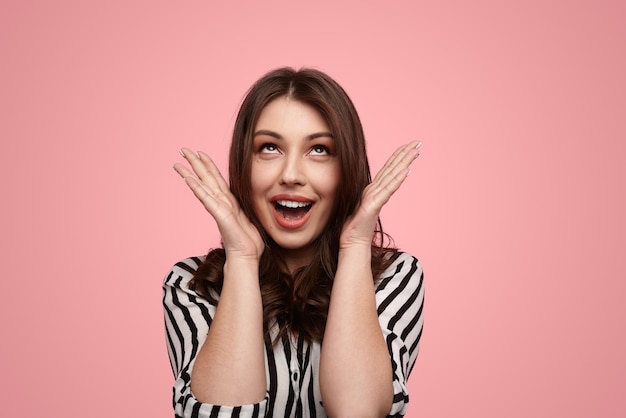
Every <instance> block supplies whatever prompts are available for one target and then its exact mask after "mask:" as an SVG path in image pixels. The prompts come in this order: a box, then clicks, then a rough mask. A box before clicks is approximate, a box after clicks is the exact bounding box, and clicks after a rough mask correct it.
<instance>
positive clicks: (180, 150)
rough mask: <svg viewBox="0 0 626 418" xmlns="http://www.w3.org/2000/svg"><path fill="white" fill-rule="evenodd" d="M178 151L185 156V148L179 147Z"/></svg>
mask: <svg viewBox="0 0 626 418" xmlns="http://www.w3.org/2000/svg"><path fill="white" fill-rule="evenodd" d="M178 153H179V154H180V155H182V156H183V157H184V156H185V153H184V152H183V149H182V148H179V149H178Z"/></svg>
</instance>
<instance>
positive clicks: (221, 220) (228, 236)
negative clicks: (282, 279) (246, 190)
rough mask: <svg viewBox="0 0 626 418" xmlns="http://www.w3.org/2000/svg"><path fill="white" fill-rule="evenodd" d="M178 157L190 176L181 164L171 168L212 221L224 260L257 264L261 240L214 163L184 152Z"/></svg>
mask: <svg viewBox="0 0 626 418" xmlns="http://www.w3.org/2000/svg"><path fill="white" fill-rule="evenodd" d="M180 153H181V155H182V156H183V157H184V158H185V159H186V160H187V162H188V163H189V165H190V166H191V168H192V170H193V172H192V171H190V170H189V169H188V168H187V167H185V166H184V165H183V164H180V163H176V164H174V170H176V172H177V173H178V174H179V175H180V176H181V177H182V178H184V179H185V183H187V185H188V186H189V188H190V189H191V190H192V191H193V194H194V195H196V197H197V198H198V200H200V202H202V204H203V205H204V207H205V208H206V210H207V211H208V212H209V213H210V214H211V216H212V217H213V219H215V222H216V223H217V227H218V229H219V231H220V234H221V235H222V245H223V246H224V250H225V251H226V255H227V257H229V258H230V259H233V258H241V259H248V260H250V259H252V260H255V261H258V259H259V258H260V257H261V254H262V253H263V249H264V244H263V239H262V238H261V235H260V234H259V231H258V230H257V228H256V227H255V226H254V225H253V224H252V222H250V219H248V217H247V216H246V215H245V214H244V213H243V211H242V210H241V208H240V207H239V203H238V202H237V199H235V196H234V195H233V194H232V193H231V192H230V188H229V187H228V184H227V183H226V180H224V177H222V174H221V173H220V171H219V169H218V168H217V166H216V165H215V163H214V162H213V160H211V158H210V157H209V156H208V155H207V154H205V153H203V152H201V151H199V152H198V153H197V154H196V153H194V152H192V151H191V150H189V149H187V148H182V149H181V150H180Z"/></svg>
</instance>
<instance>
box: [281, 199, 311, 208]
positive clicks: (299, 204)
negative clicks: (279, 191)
mask: <svg viewBox="0 0 626 418" xmlns="http://www.w3.org/2000/svg"><path fill="white" fill-rule="evenodd" d="M276 203H278V204H279V205H281V206H284V207H286V208H290V209H296V208H305V207H307V206H309V205H311V203H306V202H293V201H291V200H279V201H277V202H276Z"/></svg>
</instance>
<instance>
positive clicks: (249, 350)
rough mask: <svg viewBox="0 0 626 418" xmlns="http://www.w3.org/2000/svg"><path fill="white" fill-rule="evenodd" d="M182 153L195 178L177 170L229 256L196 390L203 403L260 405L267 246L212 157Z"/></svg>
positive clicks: (194, 378) (194, 374) (198, 363)
mask: <svg viewBox="0 0 626 418" xmlns="http://www.w3.org/2000/svg"><path fill="white" fill-rule="evenodd" d="M181 154H182V155H183V156H184V157H185V158H186V159H187V161H188V162H189V164H190V165H191V167H192V169H193V173H192V172H191V171H190V170H188V169H187V168H186V167H185V166H183V165H181V164H176V165H175V166H174V168H175V170H176V171H177V172H178V173H179V174H180V175H181V177H183V178H184V179H185V182H186V183H187V185H188V186H189V187H190V188H191V190H192V191H193V193H194V194H195V196H196V197H197V198H198V199H199V200H200V201H201V202H202V204H203V205H204V207H205V208H206V209H207V211H208V212H209V213H210V214H211V216H212V217H213V218H214V219H215V221H216V223H217V226H218V228H219V230H220V233H221V236H222V243H223V247H224V250H225V252H226V264H225V265H224V282H223V287H222V291H221V294H220V298H219V303H218V306H217V309H216V312H215V317H214V318H213V321H212V324H211V327H210V329H209V331H208V335H207V337H206V341H205V342H204V344H203V345H202V348H201V349H200V351H199V353H198V355H197V357H196V359H195V364H194V366H193V370H192V371H191V389H192V391H193V394H194V396H195V397H196V398H197V399H198V400H199V401H200V402H204V403H210V404H218V405H244V404H252V403H258V402H260V401H261V400H262V399H264V397H265V393H266V388H267V384H266V379H265V356H264V350H265V344H264V338H263V305H262V301H261V291H260V288H259V277H258V263H259V258H260V255H261V253H262V252H263V249H264V245H263V241H262V239H261V237H260V235H259V233H258V231H257V230H256V228H255V227H254V226H253V225H252V223H251V222H250V221H249V219H248V218H247V217H246V216H245V215H244V214H243V213H242V211H241V209H240V208H239V205H238V203H237V201H236V199H235V197H234V196H233V195H232V194H231V192H230V190H229V188H228V185H227V184H226V181H225V180H224V179H223V177H222V176H221V174H220V172H219V170H218V169H217V167H216V166H215V164H214V163H213V161H212V160H211V159H210V158H209V156H208V155H206V154H204V153H197V154H195V153H193V152H191V151H189V150H187V149H183V150H182V151H181Z"/></svg>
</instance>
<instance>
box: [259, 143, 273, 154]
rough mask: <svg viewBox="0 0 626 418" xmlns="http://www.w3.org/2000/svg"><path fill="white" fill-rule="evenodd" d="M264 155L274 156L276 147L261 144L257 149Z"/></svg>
mask: <svg viewBox="0 0 626 418" xmlns="http://www.w3.org/2000/svg"><path fill="white" fill-rule="evenodd" d="M258 152H261V153H264V154H275V153H277V152H278V147H277V146H276V145H274V144H263V145H261V146H260V147H259V151H258Z"/></svg>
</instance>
